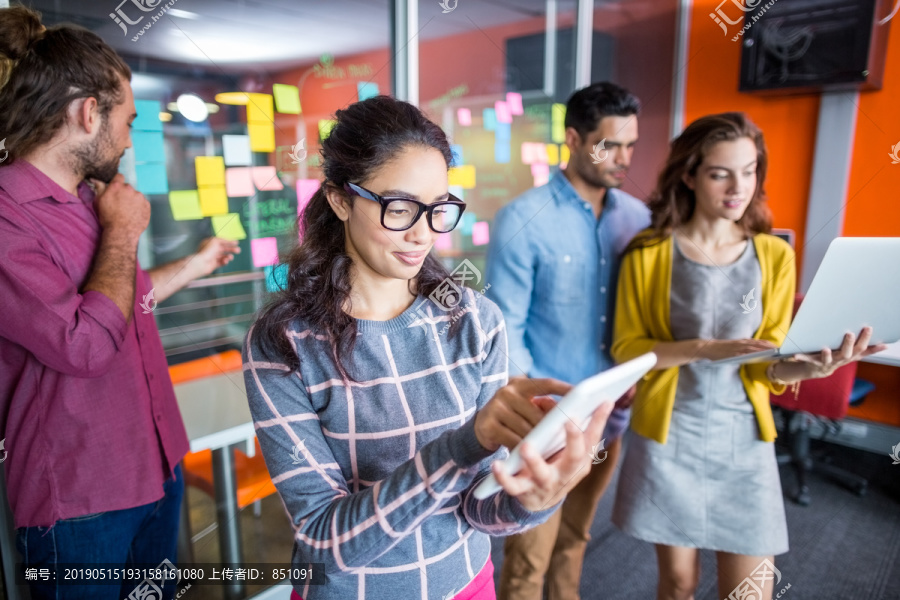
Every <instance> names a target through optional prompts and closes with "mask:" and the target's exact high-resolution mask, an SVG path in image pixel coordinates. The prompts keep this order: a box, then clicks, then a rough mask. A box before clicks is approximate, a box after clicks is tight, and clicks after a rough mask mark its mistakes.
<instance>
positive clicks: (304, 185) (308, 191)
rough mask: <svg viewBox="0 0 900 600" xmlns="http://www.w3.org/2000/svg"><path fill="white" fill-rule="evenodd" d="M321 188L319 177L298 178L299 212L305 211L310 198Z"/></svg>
mask: <svg viewBox="0 0 900 600" xmlns="http://www.w3.org/2000/svg"><path fill="white" fill-rule="evenodd" d="M318 189H319V180H318V179H298V180H297V214H298V215H299V214H300V213H302V212H303V209H304V208H306V205H307V204H309V201H310V199H311V198H312V197H313V194H315V193H316V192H317V191H318Z"/></svg>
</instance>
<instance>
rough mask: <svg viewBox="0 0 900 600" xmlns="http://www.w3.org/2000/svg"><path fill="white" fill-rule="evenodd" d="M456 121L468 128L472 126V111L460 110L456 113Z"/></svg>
mask: <svg viewBox="0 0 900 600" xmlns="http://www.w3.org/2000/svg"><path fill="white" fill-rule="evenodd" d="M456 120H457V121H459V124H460V125H462V126H464V127H468V126H469V125H471V124H472V111H471V110H469V109H468V108H460V109H457V111H456Z"/></svg>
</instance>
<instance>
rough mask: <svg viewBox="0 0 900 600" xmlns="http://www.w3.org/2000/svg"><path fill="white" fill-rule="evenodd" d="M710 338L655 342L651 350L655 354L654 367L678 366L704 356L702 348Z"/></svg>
mask: <svg viewBox="0 0 900 600" xmlns="http://www.w3.org/2000/svg"><path fill="white" fill-rule="evenodd" d="M709 341H710V340H681V341H677V342H656V345H654V346H653V352H654V354H656V366H655V367H654V369H659V370H661V369H669V368H671V367H680V366H682V365H686V364H689V363H692V362H694V361H696V360H700V359H702V358H705V356H704V355H703V348H704V347H705V346H706V344H707V342H709Z"/></svg>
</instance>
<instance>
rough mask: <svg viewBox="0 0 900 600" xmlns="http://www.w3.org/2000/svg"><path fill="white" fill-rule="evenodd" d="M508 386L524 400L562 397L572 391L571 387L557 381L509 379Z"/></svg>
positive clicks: (547, 379) (546, 379)
mask: <svg viewBox="0 0 900 600" xmlns="http://www.w3.org/2000/svg"><path fill="white" fill-rule="evenodd" d="M509 385H510V386H512V387H513V388H515V389H516V391H517V392H519V393H520V394H521V395H523V396H525V397H526V398H533V397H535V396H547V395H556V396H564V395H565V394H568V393H569V390H571V389H572V385H571V384H568V383H565V382H562V381H559V380H557V379H549V378H545V379H518V378H516V379H511V380H510V381H509Z"/></svg>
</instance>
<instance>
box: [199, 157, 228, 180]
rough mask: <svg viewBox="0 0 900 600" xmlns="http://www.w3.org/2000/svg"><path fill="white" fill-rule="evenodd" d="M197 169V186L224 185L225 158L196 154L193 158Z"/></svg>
mask: <svg viewBox="0 0 900 600" xmlns="http://www.w3.org/2000/svg"><path fill="white" fill-rule="evenodd" d="M194 167H195V168H196V169H197V187H204V186H208V185H225V159H224V158H222V157H221V156H198V157H197V158H195V159H194Z"/></svg>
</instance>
